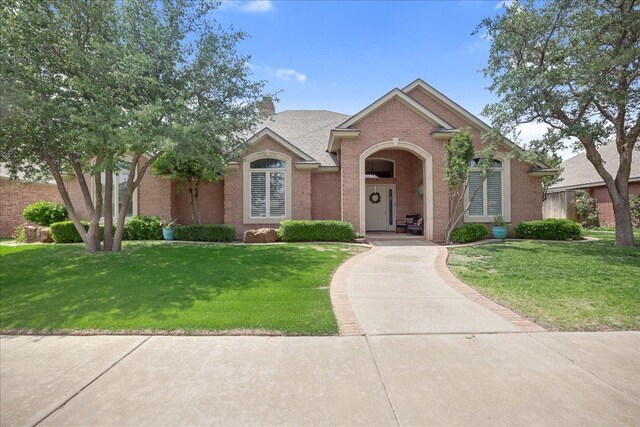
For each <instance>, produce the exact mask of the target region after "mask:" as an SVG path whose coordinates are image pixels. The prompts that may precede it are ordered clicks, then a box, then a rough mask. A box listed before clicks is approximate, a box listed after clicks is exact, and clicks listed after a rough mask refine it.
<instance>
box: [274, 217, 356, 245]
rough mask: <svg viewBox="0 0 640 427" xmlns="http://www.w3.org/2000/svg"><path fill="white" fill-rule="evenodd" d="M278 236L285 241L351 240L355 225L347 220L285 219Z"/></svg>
mask: <svg viewBox="0 0 640 427" xmlns="http://www.w3.org/2000/svg"><path fill="white" fill-rule="evenodd" d="M278 237H279V238H280V239H281V240H283V241H285V242H351V241H353V237H354V232H353V225H352V224H351V223H350V222H346V221H312V220H291V219H288V220H285V221H282V223H281V224H280V228H279V229H278Z"/></svg>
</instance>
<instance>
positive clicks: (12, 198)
mask: <svg viewBox="0 0 640 427" xmlns="http://www.w3.org/2000/svg"><path fill="white" fill-rule="evenodd" d="M41 200H46V201H50V202H57V203H62V201H61V198H60V193H59V192H58V188H57V187H56V185H55V183H54V182H52V181H48V182H36V183H25V182H24V181H22V180H10V179H9V172H8V171H7V170H6V169H5V168H4V167H3V166H0V237H9V236H11V235H12V234H13V231H14V230H15V229H16V226H18V225H19V224H22V223H24V222H25V220H24V218H23V217H22V211H23V210H24V208H26V207H27V206H29V205H30V204H31V203H35V202H39V201H41Z"/></svg>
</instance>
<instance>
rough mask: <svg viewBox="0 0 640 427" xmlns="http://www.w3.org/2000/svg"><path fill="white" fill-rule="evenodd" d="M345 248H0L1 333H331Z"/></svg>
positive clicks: (145, 245)
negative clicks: (333, 289)
mask: <svg viewBox="0 0 640 427" xmlns="http://www.w3.org/2000/svg"><path fill="white" fill-rule="evenodd" d="M362 250H364V249H363V248H362V247H358V246H353V245H340V244H331V245H314V244H283V245H256V246H244V245H216V244H180V243H178V244H166V243H127V244H126V245H125V247H124V250H123V251H122V252H121V253H102V254H96V255H89V254H86V253H85V252H84V247H83V246H82V245H42V244H40V245H18V246H9V245H7V244H6V243H5V244H2V245H0V332H10V331H17V330H28V331H30V332H51V331H77V330H91V331H185V332H201V331H233V330H245V331H250V332H251V331H253V332H276V333H278V332H280V333H285V334H310V335H328V334H335V333H337V330H338V329H337V325H336V320H335V317H334V315H333V312H332V307H331V301H330V299H329V288H328V287H329V284H330V281H331V276H332V274H333V272H334V270H335V269H336V268H337V267H338V266H339V265H340V264H341V263H342V262H343V261H345V260H346V259H347V258H348V257H350V256H351V255H353V254H354V253H357V252H360V251H362Z"/></svg>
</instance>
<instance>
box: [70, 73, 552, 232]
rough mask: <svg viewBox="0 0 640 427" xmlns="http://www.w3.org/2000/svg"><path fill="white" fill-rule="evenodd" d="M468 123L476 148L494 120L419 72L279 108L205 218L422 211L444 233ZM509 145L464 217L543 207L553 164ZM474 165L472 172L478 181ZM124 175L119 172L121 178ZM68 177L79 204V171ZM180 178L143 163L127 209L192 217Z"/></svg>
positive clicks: (204, 208) (386, 222) (363, 224)
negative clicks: (452, 174) (364, 100)
mask: <svg viewBox="0 0 640 427" xmlns="http://www.w3.org/2000/svg"><path fill="white" fill-rule="evenodd" d="M462 128H468V129H470V131H471V132H472V134H473V135H474V137H475V141H476V142H475V144H476V149H477V150H478V151H480V150H481V144H480V134H481V132H482V131H484V130H487V129H489V127H488V126H487V125H486V124H485V123H483V122H482V121H481V120H479V119H478V118H477V117H475V116H473V115H472V114H471V113H469V112H468V111H466V110H465V109H463V108H462V107H460V106H459V105H458V104H456V103H455V102H453V101H452V100H451V99H449V98H447V97H446V96H445V95H443V94H442V93H440V92H438V91H437V90H435V89H434V88H432V87H431V86H429V85H428V84H426V83H425V82H423V81H422V80H416V81H415V82H413V83H411V84H410V85H408V86H407V87H405V88H404V89H402V90H401V89H393V90H392V91H391V92H389V93H387V94H386V95H384V96H383V97H381V98H379V99H378V100H377V101H375V102H374V103H373V104H371V105H369V106H367V107H366V108H365V109H363V110H362V111H360V112H359V113H357V114H355V115H353V116H349V115H345V114H339V113H334V112H331V111H325V110H291V111H283V112H281V113H278V114H273V116H272V118H271V119H269V120H266V121H265V122H264V123H262V124H261V125H260V126H259V127H258V128H257V129H256V133H255V134H254V135H253V136H252V137H251V138H250V140H249V148H248V149H247V150H246V151H245V152H244V153H243V154H242V156H241V158H240V161H239V162H233V163H231V164H229V166H228V169H229V170H228V172H229V173H228V175H227V176H225V177H224V179H223V180H221V181H220V182H217V183H213V184H208V185H205V186H204V188H202V189H201V190H200V210H201V214H202V221H203V223H227V224H231V225H233V226H235V227H236V229H237V232H238V235H239V236H240V235H242V233H243V232H244V231H245V230H247V229H252V228H259V227H277V226H278V224H279V223H280V222H281V221H282V220H283V219H286V218H293V219H337V220H345V221H349V222H351V223H352V224H353V225H354V227H355V229H356V231H358V232H362V233H364V232H368V231H395V227H396V220H402V219H404V217H405V216H406V215H409V214H416V213H418V214H420V215H422V216H423V217H424V234H425V238H426V239H428V240H436V241H442V240H444V237H445V231H446V230H445V228H446V224H447V220H448V198H447V186H446V183H445V181H444V180H443V176H444V158H445V144H446V143H447V141H448V140H449V139H450V138H451V136H452V134H453V133H454V132H455V130H456V129H462ZM512 147H513V145H512V144H511V143H510V142H508V141H505V143H504V144H503V145H502V146H501V147H500V149H499V152H498V153H497V154H496V159H495V162H494V166H495V167H494V169H493V170H492V171H491V173H490V176H489V179H488V180H486V181H485V182H481V185H482V189H481V190H480V191H479V192H478V197H477V198H476V200H475V201H474V203H473V205H472V207H471V209H470V210H469V212H468V213H467V214H466V215H465V219H464V220H465V222H480V223H489V222H491V220H492V219H493V217H494V216H495V215H498V214H502V215H503V216H504V217H505V219H506V220H507V221H510V222H512V223H514V224H517V223H519V222H521V221H524V220H530V219H538V218H541V217H542V185H541V176H544V175H545V174H549V171H548V170H546V167H545V165H543V164H536V165H533V164H529V163H525V162H521V161H519V160H516V159H513V158H510V157H509V156H506V155H505V154H506V153H508V152H509V151H510V150H511V149H512ZM478 174H479V172H478V171H473V172H472V175H471V182H472V183H473V182H474V181H475V182H477V181H478V179H477V178H478ZM124 179H126V176H124V175H120V176H118V177H117V179H115V180H114V181H115V184H114V185H115V187H118V184H117V183H118V182H119V180H124ZM69 187H70V192H71V193H72V194H71V195H72V197H73V199H74V203H75V205H76V207H80V208H81V207H82V206H83V203H82V196H81V194H80V192H79V191H78V185H77V181H76V180H75V179H71V180H70V181H69ZM178 188H179V186H178V185H177V184H176V183H174V182H172V181H171V180H169V179H166V178H159V177H155V176H153V175H151V174H150V173H149V172H147V176H145V177H144V178H143V180H142V181H141V184H140V186H139V188H138V190H137V193H136V194H135V196H134V203H133V206H132V207H131V209H130V212H129V215H158V216H161V217H164V218H169V217H172V218H176V217H177V218H178V221H179V222H180V223H183V224H186V223H190V222H191V214H190V208H189V197H188V194H187V193H186V192H180V191H178ZM116 191H117V188H116ZM117 203H118V196H117V195H116V196H115V197H114V204H117ZM79 211H80V213H82V210H81V209H79Z"/></svg>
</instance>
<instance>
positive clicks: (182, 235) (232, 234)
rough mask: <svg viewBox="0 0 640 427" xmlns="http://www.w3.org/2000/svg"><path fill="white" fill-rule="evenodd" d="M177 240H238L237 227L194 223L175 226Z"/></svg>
mask: <svg viewBox="0 0 640 427" xmlns="http://www.w3.org/2000/svg"><path fill="white" fill-rule="evenodd" d="M173 232H174V234H175V237H176V240H186V241H189V242H233V241H234V240H236V229H235V227H234V226H232V225H227V224H203V225H198V224H193V225H176V226H174V227H173Z"/></svg>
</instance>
